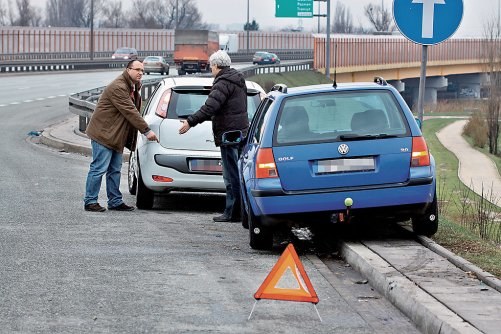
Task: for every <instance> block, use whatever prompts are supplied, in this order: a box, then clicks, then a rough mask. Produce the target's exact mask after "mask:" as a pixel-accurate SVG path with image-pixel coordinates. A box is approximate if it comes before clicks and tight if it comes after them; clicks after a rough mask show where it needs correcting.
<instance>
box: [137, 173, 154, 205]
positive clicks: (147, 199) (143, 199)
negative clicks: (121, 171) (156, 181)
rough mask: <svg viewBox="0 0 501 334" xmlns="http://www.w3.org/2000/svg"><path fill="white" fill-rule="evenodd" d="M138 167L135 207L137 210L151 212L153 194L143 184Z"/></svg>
mask: <svg viewBox="0 0 501 334" xmlns="http://www.w3.org/2000/svg"><path fill="white" fill-rule="evenodd" d="M137 166H138V177H137V194H136V206H137V208H138V209H143V210H151V209H152V208H153V200H154V198H155V194H154V193H153V191H151V190H150V189H148V188H146V186H145V185H144V183H143V176H142V175H141V167H140V166H139V164H137Z"/></svg>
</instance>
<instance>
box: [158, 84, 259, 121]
mask: <svg viewBox="0 0 501 334" xmlns="http://www.w3.org/2000/svg"><path fill="white" fill-rule="evenodd" d="M209 92H210V91H209V90H208V89H204V90H174V91H173V94H172V97H171V102H170V104H169V110H168V112H167V118H169V119H178V118H187V117H188V116H190V115H192V114H194V113H195V112H197V111H198V110H199V109H200V107H202V106H203V105H204V104H205V101H206V100H207V96H208V95H209ZM260 102H261V99H260V96H259V93H258V92H254V91H248V93H247V113H248V114H249V120H250V119H252V117H253V116H254V113H255V112H256V110H257V107H258V105H259V103H260Z"/></svg>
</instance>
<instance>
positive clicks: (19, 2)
mask: <svg viewBox="0 0 501 334" xmlns="http://www.w3.org/2000/svg"><path fill="white" fill-rule="evenodd" d="M16 9H17V17H15V16H14V14H13V13H12V12H11V13H10V17H11V18H10V21H11V24H12V25H14V26H21V27H28V26H30V27H37V26H39V25H40V23H41V21H42V17H41V16H40V14H39V13H38V11H37V10H36V8H34V7H33V6H32V5H31V2H30V0H16Z"/></svg>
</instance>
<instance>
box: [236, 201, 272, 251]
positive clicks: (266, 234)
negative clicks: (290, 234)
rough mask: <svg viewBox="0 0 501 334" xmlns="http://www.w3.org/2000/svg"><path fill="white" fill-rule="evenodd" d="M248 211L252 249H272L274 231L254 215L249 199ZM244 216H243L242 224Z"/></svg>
mask: <svg viewBox="0 0 501 334" xmlns="http://www.w3.org/2000/svg"><path fill="white" fill-rule="evenodd" d="M247 208H248V211H247V212H246V215H245V216H246V218H247V223H248V225H249V245H250V246H251V248H252V249H258V250H270V249H271V248H272V247H273V232H272V230H271V228H269V227H265V226H263V225H262V224H261V219H259V218H258V217H257V216H255V215H254V213H253V212H252V208H251V206H250V204H249V202H248V201H247ZM243 219H244V216H242V225H243V224H244V222H243Z"/></svg>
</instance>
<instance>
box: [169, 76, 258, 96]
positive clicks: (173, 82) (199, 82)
mask: <svg viewBox="0 0 501 334" xmlns="http://www.w3.org/2000/svg"><path fill="white" fill-rule="evenodd" d="M162 81H163V82H164V84H165V86H166V87H179V86H195V87H197V86H198V87H199V86H208V87H211V86H212V84H213V83H214V78H212V77H198V76H193V77H192V76H183V77H168V78H164V79H163V80H162ZM245 83H246V85H247V89H256V90H258V91H260V92H263V93H264V89H263V88H262V87H261V86H260V85H258V84H257V83H256V82H254V81H249V80H245Z"/></svg>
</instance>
